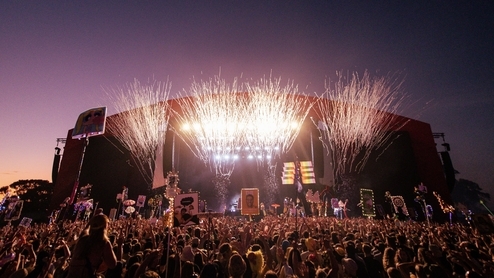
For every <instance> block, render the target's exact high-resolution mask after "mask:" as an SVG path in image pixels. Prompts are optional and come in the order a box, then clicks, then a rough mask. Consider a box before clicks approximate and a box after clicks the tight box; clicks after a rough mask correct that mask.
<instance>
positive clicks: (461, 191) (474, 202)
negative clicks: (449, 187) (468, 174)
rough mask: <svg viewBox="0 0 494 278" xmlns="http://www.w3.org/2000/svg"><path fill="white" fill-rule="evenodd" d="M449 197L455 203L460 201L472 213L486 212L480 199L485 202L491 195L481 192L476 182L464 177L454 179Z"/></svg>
mask: <svg viewBox="0 0 494 278" xmlns="http://www.w3.org/2000/svg"><path fill="white" fill-rule="evenodd" d="M451 197H452V199H453V201H454V203H455V204H458V203H462V204H463V205H465V206H466V207H467V208H468V209H469V210H471V211H472V212H473V213H481V212H486V210H485V208H484V207H483V206H482V205H481V203H480V201H483V202H486V201H489V200H490V199H491V195H490V194H489V193H486V192H483V189H482V188H481V187H480V186H479V185H478V184H477V183H475V182H473V181H469V180H465V179H459V180H457V181H456V185H455V187H454V189H453V192H452V193H451Z"/></svg>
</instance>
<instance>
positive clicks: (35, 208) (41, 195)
mask: <svg viewBox="0 0 494 278" xmlns="http://www.w3.org/2000/svg"><path fill="white" fill-rule="evenodd" d="M9 187H10V188H11V189H13V190H14V194H15V195H17V196H19V199H21V200H23V201H24V206H23V209H22V214H21V218H22V217H29V218H33V220H35V221H36V220H40V221H45V220H46V219H47V217H48V215H49V211H48V207H49V204H50V198H51V196H52V195H53V184H52V183H50V182H49V181H47V180H19V181H16V182H14V183H12V184H11V185H9Z"/></svg>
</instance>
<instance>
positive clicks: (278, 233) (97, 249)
mask: <svg viewBox="0 0 494 278" xmlns="http://www.w3.org/2000/svg"><path fill="white" fill-rule="evenodd" d="M0 237H1V238H0V250H1V253H0V278H3V277H12V278H16V277H56V278H59V277H70V278H77V277H107V278H117V277H118V278H131V277H134V278H138V277H173V278H181V277H183V278H190V277H201V278H216V277H218V278H224V277H226V278H228V277H233V278H239V277H247V278H262V277H281V278H289V277H310V278H314V277H317V278H320V277H379V278H386V277H391V278H395V277H396V278H398V277H403V278H404V277H407V278H408V277H418V278H422V277H470V278H472V277H494V261H493V259H494V241H492V238H491V236H490V235H485V234H480V233H479V232H478V231H477V229H475V228H474V227H471V226H469V225H462V224H452V225H451V224H450V223H445V224H440V223H434V222H430V223H428V222H416V221H411V220H408V221H400V220H396V219H393V220H392V219H386V220H376V219H370V218H347V219H337V218H335V217H297V218H295V217H286V216H266V217H264V218H262V219H260V220H259V219H258V220H257V221H250V220H249V219H246V218H244V217H228V216H223V217H210V218H201V221H200V224H199V225H194V226H185V227H168V223H167V221H165V219H159V220H158V221H151V220H149V219H144V218H140V217H137V218H127V219H118V220H112V221H110V220H109V218H108V217H107V216H106V215H105V214H104V213H103V212H101V211H99V212H96V213H95V215H94V216H92V217H91V218H90V219H89V220H88V221H75V222H74V221H59V223H51V224H48V223H46V224H45V223H42V224H40V223H33V224H31V225H29V226H17V227H14V226H11V225H5V226H4V227H2V228H1V231H0Z"/></svg>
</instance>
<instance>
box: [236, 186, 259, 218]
mask: <svg viewBox="0 0 494 278" xmlns="http://www.w3.org/2000/svg"><path fill="white" fill-rule="evenodd" d="M240 210H241V213H242V215H258V214H259V189H258V188H242V193H241V196H240Z"/></svg>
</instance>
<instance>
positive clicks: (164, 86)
mask: <svg viewBox="0 0 494 278" xmlns="http://www.w3.org/2000/svg"><path fill="white" fill-rule="evenodd" d="M169 93H170V86H169V84H168V82H166V83H161V82H156V81H155V82H153V83H150V84H148V85H141V83H140V82H139V81H137V80H135V81H134V83H129V84H127V85H126V86H124V87H122V88H116V89H110V90H109V91H107V94H108V95H109V97H110V99H111V100H112V102H113V104H114V106H115V109H116V110H117V112H120V113H119V114H117V115H113V116H112V117H110V118H109V120H110V121H112V124H110V125H108V130H109V131H110V133H111V134H113V135H114V136H115V137H116V138H117V140H118V141H119V142H120V143H121V144H122V145H123V146H124V147H125V148H126V149H127V150H129V151H130V153H131V155H132V158H133V160H134V161H135V162H136V165H137V167H138V169H139V171H140V173H141V175H142V176H143V178H144V179H145V180H146V181H147V182H148V183H149V184H151V182H152V173H153V162H154V154H155V151H156V149H157V147H158V146H159V145H160V144H163V143H164V140H165V134H166V131H167V127H168V119H169V113H168V111H169V105H168V103H167V100H168V96H169Z"/></svg>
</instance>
